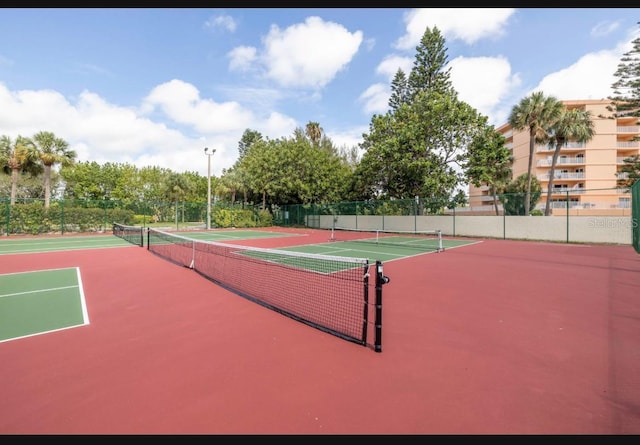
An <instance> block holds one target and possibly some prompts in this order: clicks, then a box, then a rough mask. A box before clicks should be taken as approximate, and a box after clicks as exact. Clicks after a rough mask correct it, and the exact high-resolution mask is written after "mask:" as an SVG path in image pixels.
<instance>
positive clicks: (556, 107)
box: [509, 91, 564, 215]
mask: <svg viewBox="0 0 640 445" xmlns="http://www.w3.org/2000/svg"><path fill="white" fill-rule="evenodd" d="M563 108H564V107H563V105H562V103H561V102H560V101H558V99H556V98H555V97H553V96H545V94H544V93H543V92H542V91H536V92H534V93H532V94H531V95H530V96H528V97H525V98H523V99H522V100H521V101H520V102H519V103H518V104H517V105H515V106H514V107H513V108H512V110H511V114H510V115H509V123H510V124H511V126H512V127H513V128H514V129H516V130H524V129H527V130H528V131H529V159H528V165H527V173H526V174H527V187H526V192H525V193H526V198H525V200H524V205H525V208H524V210H525V214H527V215H528V214H529V210H530V208H529V203H530V202H531V183H532V181H533V180H532V174H531V173H532V170H533V158H534V148H535V145H536V143H544V142H546V141H547V140H548V139H549V135H548V134H547V129H548V128H549V127H551V126H553V124H554V123H555V122H556V121H557V120H558V118H559V117H560V114H561V113H562V110H563Z"/></svg>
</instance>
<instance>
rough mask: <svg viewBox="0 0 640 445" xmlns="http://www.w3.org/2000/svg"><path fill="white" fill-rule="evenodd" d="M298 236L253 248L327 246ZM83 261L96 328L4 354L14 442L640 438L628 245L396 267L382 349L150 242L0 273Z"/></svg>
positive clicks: (520, 251)
mask: <svg viewBox="0 0 640 445" xmlns="http://www.w3.org/2000/svg"><path fill="white" fill-rule="evenodd" d="M302 232H303V233H307V234H308V236H306V237H288V238H278V239H257V240H250V242H249V241H247V242H245V243H246V244H251V245H257V246H261V247H273V246H276V245H277V246H284V245H291V244H294V243H297V244H306V243H312V242H323V241H326V236H327V233H326V232H321V233H319V234H318V233H315V232H313V231H311V230H304V231H302ZM74 266H79V267H80V270H81V274H82V280H83V284H84V291H85V297H86V300H87V309H88V313H89V318H90V324H89V325H87V326H84V327H78V328H73V329H68V330H63V331H59V332H55V333H50V334H46V335H37V336H33V337H27V338H22V339H17V340H12V341H7V342H3V343H0V433H2V434H395V435H403V434H446V435H456V434H475V435H480V434H595V435H599V434H607V435H618V434H638V433H640V344H639V342H640V255H638V254H637V253H636V252H635V251H634V250H633V248H632V247H631V246H591V245H589V246H587V245H568V244H557V243H538V242H527V241H508V240H483V241H482V242H480V243H477V244H473V245H469V246H465V247H459V248H454V249H449V250H446V251H445V252H442V253H432V254H425V255H420V256H415V257H411V258H407V259H402V260H396V261H389V262H386V263H385V266H384V268H385V270H384V272H385V275H387V276H389V277H390V278H391V282H390V283H389V284H387V285H385V287H384V302H383V328H382V352H380V353H376V352H374V351H373V350H372V349H371V348H368V347H363V346H360V345H358V344H354V343H351V342H348V341H345V340H342V339H340V338H337V337H335V336H333V335H329V334H327V333H324V332H322V331H320V330H318V329H314V328H312V327H310V326H307V325H305V324H303V323H300V322H297V321H295V320H292V319H290V318H288V317H285V316H283V315H281V314H279V313H277V312H275V311H271V310H269V309H266V308H264V307H262V306H260V305H258V304H256V303H253V302H251V301H248V300H246V299H244V298H242V297H239V296H237V295H235V294H233V293H231V292H229V291H226V290H224V289H222V288H221V287H219V286H216V285H215V284H213V283H212V282H210V281H208V280H207V279H205V278H203V277H201V276H200V275H198V274H197V273H195V272H194V271H192V270H190V269H188V268H183V267H179V266H176V265H174V264H172V263H170V262H168V261H165V260H163V259H161V258H158V257H156V256H155V255H153V254H151V253H149V252H148V251H147V250H146V248H139V247H133V246H132V247H123V248H110V249H103V250H79V251H73V252H50V253H42V254H37V255H0V273H8V272H18V271H28V270H38V269H48V268H56V267H74ZM283 285H286V283H283Z"/></svg>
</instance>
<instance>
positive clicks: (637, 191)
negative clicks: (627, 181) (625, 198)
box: [631, 180, 640, 253]
mask: <svg viewBox="0 0 640 445" xmlns="http://www.w3.org/2000/svg"><path fill="white" fill-rule="evenodd" d="M631 230H632V235H631V236H632V239H633V241H632V242H633V248H634V249H636V252H638V253H640V180H639V181H636V182H635V184H633V186H632V187H631Z"/></svg>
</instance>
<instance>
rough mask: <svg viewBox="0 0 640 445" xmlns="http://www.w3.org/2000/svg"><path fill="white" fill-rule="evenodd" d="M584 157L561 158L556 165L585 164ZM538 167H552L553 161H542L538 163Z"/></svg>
mask: <svg viewBox="0 0 640 445" xmlns="http://www.w3.org/2000/svg"><path fill="white" fill-rule="evenodd" d="M584 162H585V161H584V156H576V157H567V156H561V157H559V158H558V160H557V161H556V165H569V164H584ZM536 165H537V166H538V167H546V166H550V165H551V159H540V160H538V162H537V163H536Z"/></svg>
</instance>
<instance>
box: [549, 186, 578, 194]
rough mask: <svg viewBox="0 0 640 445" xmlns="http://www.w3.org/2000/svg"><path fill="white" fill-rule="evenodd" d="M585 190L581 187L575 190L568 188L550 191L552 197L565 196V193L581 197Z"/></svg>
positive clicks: (556, 188) (557, 188)
mask: <svg viewBox="0 0 640 445" xmlns="http://www.w3.org/2000/svg"><path fill="white" fill-rule="evenodd" d="M584 192H585V190H584V189H583V188H582V187H579V188H578V187H576V188H568V187H554V188H553V190H552V191H551V194H554V195H566V194H567V193H568V194H570V195H582V194H583V193H584Z"/></svg>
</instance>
